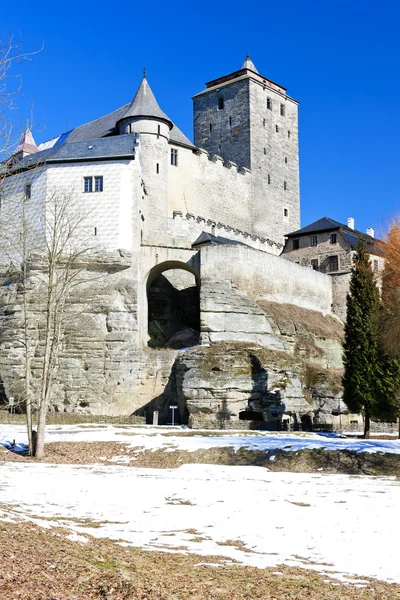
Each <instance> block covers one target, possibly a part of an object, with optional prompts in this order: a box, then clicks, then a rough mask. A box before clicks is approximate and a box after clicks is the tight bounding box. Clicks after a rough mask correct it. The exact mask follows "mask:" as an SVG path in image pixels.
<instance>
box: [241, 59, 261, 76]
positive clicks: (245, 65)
mask: <svg viewBox="0 0 400 600" xmlns="http://www.w3.org/2000/svg"><path fill="white" fill-rule="evenodd" d="M242 69H249V70H250V71H254V73H258V71H257V69H256V67H255V65H254V63H253V61H252V60H251V58H250V56H249V55H247V56H246V60H245V61H244V63H243V66H242Z"/></svg>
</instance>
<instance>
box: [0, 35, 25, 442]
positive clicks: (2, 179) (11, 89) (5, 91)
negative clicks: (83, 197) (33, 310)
mask: <svg viewBox="0 0 400 600" xmlns="http://www.w3.org/2000/svg"><path fill="white" fill-rule="evenodd" d="M31 56H32V54H28V53H25V52H23V51H22V46H21V41H20V40H19V41H18V40H16V39H15V37H14V36H7V35H4V34H3V35H1V36H0V160H2V161H3V162H2V163H1V165H0V207H1V204H2V200H3V188H4V186H5V185H7V182H8V183H9V181H10V180H9V176H10V174H11V173H12V172H14V171H15V168H16V164H15V161H10V160H9V155H10V152H11V150H12V148H13V146H14V145H15V143H16V135H15V133H14V128H13V125H12V121H11V118H10V113H11V111H12V110H14V109H15V108H16V103H17V99H18V96H19V92H20V89H21V78H20V76H19V75H18V74H17V73H16V72H15V67H16V66H17V65H20V64H22V63H23V62H25V61H27V60H29V59H30V58H31ZM8 187H10V185H8ZM8 191H10V190H8ZM20 208H21V209H22V211H21V212H20V213H19V214H18V215H17V220H20V227H19V228H18V229H19V235H20V240H19V241H20V244H18V245H19V250H20V265H21V266H22V271H23V274H22V281H23V282H24V281H26V279H27V272H26V269H27V261H26V257H27V252H28V239H27V236H26V233H27V231H28V230H27V228H26V224H27V223H26V218H25V217H26V215H25V208H24V206H23V205H22V206H21V207H20ZM2 221H3V223H4V219H2ZM6 221H7V219H6ZM9 233H10V229H9V228H4V227H3V228H1V226H0V240H1V242H2V244H1V245H2V246H5V247H6V248H7V249H8V250H10V249H11V248H12V247H14V255H15V249H16V245H15V244H13V241H12V240H11V239H10V235H9ZM4 241H6V244H4V243H3V242H4ZM3 249H4V248H3ZM14 257H15V256H14ZM23 312H24V331H25V336H24V338H25V339H24V343H25V349H26V360H25V394H24V396H25V402H26V415H27V426H28V438H29V448H30V451H31V450H32V420H31V401H30V398H31V396H30V377H29V373H30V366H29V356H30V354H29V350H28V340H27V325H28V324H27V306H26V294H25V293H24V294H23Z"/></svg>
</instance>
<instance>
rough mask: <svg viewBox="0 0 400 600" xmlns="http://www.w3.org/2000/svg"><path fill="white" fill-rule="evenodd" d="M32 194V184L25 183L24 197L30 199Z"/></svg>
mask: <svg viewBox="0 0 400 600" xmlns="http://www.w3.org/2000/svg"><path fill="white" fill-rule="evenodd" d="M31 196H32V184H31V183H27V184H26V185H25V188H24V199H25V200H30V199H31Z"/></svg>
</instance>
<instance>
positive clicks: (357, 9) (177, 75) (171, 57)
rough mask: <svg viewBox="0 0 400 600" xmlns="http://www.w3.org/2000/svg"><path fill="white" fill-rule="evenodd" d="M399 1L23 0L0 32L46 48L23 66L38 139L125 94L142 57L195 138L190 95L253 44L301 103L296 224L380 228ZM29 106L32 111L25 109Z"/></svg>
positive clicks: (388, 165) (168, 105)
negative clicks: (326, 221) (323, 220)
mask: <svg viewBox="0 0 400 600" xmlns="http://www.w3.org/2000/svg"><path fill="white" fill-rule="evenodd" d="M399 26H400V3H399V2H398V1H396V0H381V1H380V2H377V1H376V0H375V1H372V0H364V1H360V0H352V1H349V0H331V1H330V0H320V1H317V0H310V1H307V0H297V1H296V0H280V1H279V2H266V1H264V2H255V1H254V0H248V2H243V1H242V2H238V0H233V1H231V2H215V3H209V2H205V3H204V4H201V3H200V2H196V3H190V2H182V1H181V0H176V1H172V2H159V1H157V0H156V1H154V2H152V3H148V4H146V3H134V2H129V3H128V2H122V3H121V2H120V3H116V4H115V5H114V4H113V3H111V2H104V1H103V0H97V1H96V2H94V1H93V0H81V1H80V2H78V1H77V0H70V1H68V2H65V1H64V0H59V1H58V2H54V1H53V2H49V1H48V0H41V2H37V3H33V2H31V1H29V2H27V1H26V0H19V2H16V3H13V4H12V5H10V7H8V8H7V12H6V13H5V14H4V11H3V14H2V23H1V30H2V31H3V32H6V33H7V34H16V35H17V36H19V35H20V36H21V38H22V42H23V48H24V49H25V50H26V51H33V50H35V49H38V48H40V46H41V44H42V41H43V43H44V48H43V50H42V51H41V52H39V53H38V54H37V55H35V56H33V57H32V60H31V61H30V62H29V63H26V64H24V65H20V66H18V72H19V73H21V75H22V92H23V97H21V98H20V101H19V110H18V111H14V113H13V120H14V122H15V124H16V125H19V124H20V123H22V122H23V121H24V119H25V118H26V117H27V115H28V114H29V112H30V110H31V108H32V110H33V114H34V120H35V122H36V129H35V131H34V135H35V138H36V141H37V142H41V141H44V140H46V139H50V138H51V137H54V136H55V135H58V134H59V133H61V132H63V131H65V130H66V129H71V128H73V127H75V126H77V125H80V124H81V123H84V122H86V121H90V120H92V119H95V118H97V117H99V116H101V115H103V114H106V113H107V112H111V111H112V110H114V109H115V108H118V107H119V106H121V105H123V104H125V103H126V102H128V101H130V100H131V98H132V97H133V95H134V93H135V91H136V89H137V87H138V85H139V83H140V81H141V77H142V71H143V67H144V66H146V69H147V74H148V79H149V83H150V85H151V87H152V89H153V91H154V93H155V95H156V97H157V100H158V102H159V104H160V106H161V108H162V109H163V110H164V111H165V112H166V113H167V114H168V115H169V116H170V117H171V119H172V120H173V121H175V122H176V124H177V125H178V126H179V127H180V128H181V129H182V130H183V131H184V132H185V133H186V135H188V137H190V138H191V139H192V129H193V126H192V101H191V96H192V95H193V94H195V93H197V92H199V91H200V90H202V89H203V87H204V83H205V82H206V81H209V80H211V79H214V78H216V77H219V76H222V75H225V74H227V73H230V72H232V71H234V70H237V69H238V68H240V67H241V65H242V63H243V60H244V58H245V55H246V52H249V53H250V55H251V57H252V59H253V61H254V63H255V65H256V67H257V68H258V70H259V71H260V73H262V74H263V75H265V76H266V77H268V78H270V79H272V80H273V81H276V82H278V83H280V84H282V85H283V86H285V87H287V88H288V93H289V94H290V95H291V96H292V97H294V98H296V99H297V100H299V101H300V107H299V115H300V117H299V122H300V177H301V215H302V218H301V221H302V225H306V224H308V223H310V222H311V221H313V220H316V219H318V218H320V217H321V216H324V215H327V216H330V217H332V218H334V219H337V220H339V221H342V222H346V220H347V217H349V216H353V217H354V218H355V222H356V228H357V229H361V230H362V231H365V229H366V228H367V227H368V226H372V227H374V229H375V230H376V232H377V234H380V233H381V232H382V231H383V230H384V229H385V228H386V226H387V224H388V222H389V221H390V219H391V218H392V217H393V216H394V215H395V214H396V213H398V212H400V192H399V184H398V180H397V173H398V162H399V145H398V140H399V139H400V112H399V106H400V102H399V95H400V80H399V77H400V75H399V73H400V71H399V63H400V47H399V42H398V31H399ZM30 107H31V108H30Z"/></svg>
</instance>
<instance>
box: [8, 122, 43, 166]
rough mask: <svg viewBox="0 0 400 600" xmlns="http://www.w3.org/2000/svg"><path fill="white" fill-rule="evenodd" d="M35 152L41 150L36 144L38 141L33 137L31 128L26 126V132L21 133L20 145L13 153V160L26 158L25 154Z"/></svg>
mask: <svg viewBox="0 0 400 600" xmlns="http://www.w3.org/2000/svg"><path fill="white" fill-rule="evenodd" d="M35 152H39V148H38V147H37V146H36V142H35V140H34V139H33V135H32V133H31V130H30V129H29V128H26V129H25V131H24V133H23V134H22V135H21V138H20V140H19V143H18V146H17V147H16V148H15V150H14V151H13V153H12V157H13V160H15V161H19V160H22V159H23V158H25V156H29V155H30V154H35Z"/></svg>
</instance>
